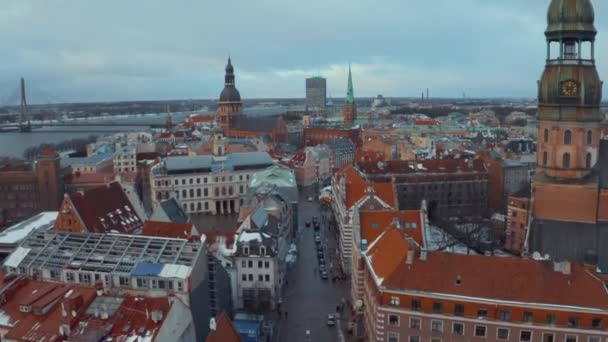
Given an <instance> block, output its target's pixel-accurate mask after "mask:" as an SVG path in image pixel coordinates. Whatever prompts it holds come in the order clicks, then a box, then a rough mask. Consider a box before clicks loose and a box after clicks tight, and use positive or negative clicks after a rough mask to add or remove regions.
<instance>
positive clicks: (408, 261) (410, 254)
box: [405, 249, 414, 265]
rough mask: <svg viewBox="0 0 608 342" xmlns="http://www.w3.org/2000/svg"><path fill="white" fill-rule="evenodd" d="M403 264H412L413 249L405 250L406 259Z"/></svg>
mask: <svg viewBox="0 0 608 342" xmlns="http://www.w3.org/2000/svg"><path fill="white" fill-rule="evenodd" d="M405 263H406V264H407V265H412V264H414V250H413V249H408V250H407V259H406V261H405Z"/></svg>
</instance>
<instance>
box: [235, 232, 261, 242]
mask: <svg viewBox="0 0 608 342" xmlns="http://www.w3.org/2000/svg"><path fill="white" fill-rule="evenodd" d="M251 241H258V242H262V235H261V234H260V233H258V232H253V233H251V232H242V233H241V235H240V236H239V242H245V243H247V242H251Z"/></svg>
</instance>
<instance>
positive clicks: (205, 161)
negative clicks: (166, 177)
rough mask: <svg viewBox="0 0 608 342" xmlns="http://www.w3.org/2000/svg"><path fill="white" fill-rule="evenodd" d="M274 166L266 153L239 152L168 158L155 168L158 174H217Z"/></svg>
mask: <svg viewBox="0 0 608 342" xmlns="http://www.w3.org/2000/svg"><path fill="white" fill-rule="evenodd" d="M272 165H273V161H272V158H271V157H270V155H269V154H268V153H266V152H238V153H231V154H228V155H226V156H225V157H214V156H209V155H204V156H187V157H168V158H167V159H165V160H164V161H163V162H162V163H160V164H159V165H157V166H155V167H154V169H153V170H154V171H155V172H156V173H160V172H167V173H168V174H182V173H203V172H216V171H220V170H235V171H236V170H248V169H257V168H265V167H269V166H272Z"/></svg>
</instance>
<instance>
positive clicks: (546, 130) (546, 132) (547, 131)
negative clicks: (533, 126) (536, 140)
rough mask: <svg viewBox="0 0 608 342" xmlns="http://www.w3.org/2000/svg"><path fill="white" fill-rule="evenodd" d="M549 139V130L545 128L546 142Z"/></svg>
mask: <svg viewBox="0 0 608 342" xmlns="http://www.w3.org/2000/svg"><path fill="white" fill-rule="evenodd" d="M548 141H549V130H548V129H546V128H545V142H548Z"/></svg>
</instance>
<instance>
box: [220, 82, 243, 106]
mask: <svg viewBox="0 0 608 342" xmlns="http://www.w3.org/2000/svg"><path fill="white" fill-rule="evenodd" d="M220 102H241V94H240V93H239V91H238V90H237V89H236V88H235V87H234V86H229V85H227V86H226V87H224V90H222V93H221V94H220Z"/></svg>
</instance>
